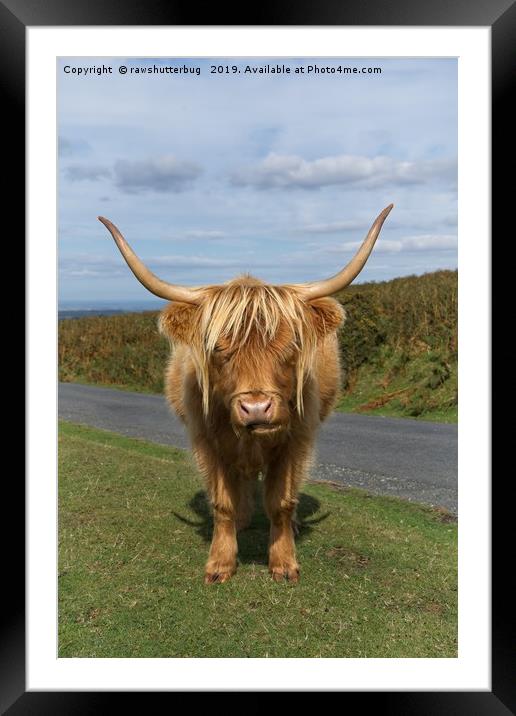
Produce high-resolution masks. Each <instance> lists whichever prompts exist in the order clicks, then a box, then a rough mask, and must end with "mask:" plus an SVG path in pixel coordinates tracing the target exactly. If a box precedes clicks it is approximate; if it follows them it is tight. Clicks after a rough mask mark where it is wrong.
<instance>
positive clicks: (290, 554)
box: [264, 461, 302, 582]
mask: <svg viewBox="0 0 516 716" xmlns="http://www.w3.org/2000/svg"><path fill="white" fill-rule="evenodd" d="M301 478H302V472H301V473H300V472H297V470H296V465H295V464H293V463H289V462H286V463H285V462H283V461H282V462H281V464H278V465H275V466H272V467H270V468H269V470H268V471H267V477H266V479H265V494H264V497H265V509H266V511H267V514H268V516H269V519H270V521H271V527H270V537H269V572H270V573H271V574H272V578H273V579H274V580H275V581H277V582H279V581H282V580H283V579H287V580H289V581H291V582H297V581H298V579H299V564H298V562H297V559H296V546H295V543H294V529H293V522H294V520H295V513H296V506H297V493H298V487H299V484H300V482H301Z"/></svg>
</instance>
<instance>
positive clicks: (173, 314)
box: [158, 301, 199, 343]
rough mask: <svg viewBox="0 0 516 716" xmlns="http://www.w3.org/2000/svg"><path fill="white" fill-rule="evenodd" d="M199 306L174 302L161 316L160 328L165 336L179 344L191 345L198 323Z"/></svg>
mask: <svg viewBox="0 0 516 716" xmlns="http://www.w3.org/2000/svg"><path fill="white" fill-rule="evenodd" d="M198 311H199V306H196V305H194V304H193V303H181V302H179V301H174V302H173V303H169V304H168V306H166V307H165V308H164V309H163V310H162V311H161V314H160V317H159V321H158V326H159V331H160V333H161V334H162V335H163V336H166V337H167V338H169V339H170V340H172V341H177V342H179V343H191V342H192V338H193V334H194V329H195V326H196V324H197V321H198V317H197V315H198Z"/></svg>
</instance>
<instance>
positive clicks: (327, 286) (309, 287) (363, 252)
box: [294, 204, 394, 299]
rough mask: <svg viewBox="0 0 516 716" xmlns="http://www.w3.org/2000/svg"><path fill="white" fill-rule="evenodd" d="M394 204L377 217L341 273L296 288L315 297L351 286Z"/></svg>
mask: <svg viewBox="0 0 516 716" xmlns="http://www.w3.org/2000/svg"><path fill="white" fill-rule="evenodd" d="M393 206H394V204H389V206H387V207H385V209H384V210H383V211H382V213H381V214H380V215H379V216H378V217H377V219H376V221H375V222H374V224H373V225H372V226H371V228H370V229H369V233H368V234H367V236H366V237H365V239H364V242H363V244H362V246H361V247H360V248H359V249H358V251H357V252H356V254H355V255H354V256H353V258H352V259H351V261H350V262H349V263H348V264H347V266H345V267H344V268H343V269H342V271H339V273H336V274H335V276H332V277H331V278H327V279H324V280H323V281H313V282H312V283H298V284H294V288H296V289H297V291H299V293H300V294H301V295H302V296H303V298H306V299H314V298H322V297H323V296H331V295H332V294H333V293H337V291H342V289H343V288H346V286H349V284H350V283H351V282H352V281H353V280H354V279H355V278H356V277H357V276H358V274H359V273H360V271H362V269H363V268H364V266H365V263H366V261H367V259H368V258H369V254H370V253H371V251H372V250H373V246H374V244H375V241H376V239H377V238H378V235H379V233H380V229H381V228H382V226H383V222H384V221H385V219H386V218H387V216H388V215H389V212H390V211H391V209H392V207H393Z"/></svg>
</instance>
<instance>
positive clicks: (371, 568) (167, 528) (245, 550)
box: [59, 423, 457, 657]
mask: <svg viewBox="0 0 516 716" xmlns="http://www.w3.org/2000/svg"><path fill="white" fill-rule="evenodd" d="M314 477H317V476H316V475H314ZM258 507H259V509H258V510H257V513H256V515H255V518H254V520H253V522H252V524H251V526H250V528H249V529H248V530H246V531H244V532H243V533H241V535H240V537H239V545H240V554H239V560H240V564H239V568H238V571H237V573H236V575H235V577H234V578H233V579H232V580H231V581H229V582H228V583H226V584H222V585H211V586H206V585H204V584H203V580H202V577H203V566H204V562H205V559H206V556H207V552H208V546H209V540H210V533H211V521H210V517H209V512H208V508H207V504H206V500H205V498H204V493H203V490H202V483H201V480H200V478H199V477H198V476H197V474H196V473H195V470H194V469H193V468H192V465H191V461H190V457H189V454H188V453H186V452H183V451H180V450H176V449H173V448H168V447H163V446H159V445H154V444H151V443H146V442H143V441H139V440H134V439H129V438H125V437H122V436H118V435H114V434H112V433H107V432H104V431H99V430H95V429H91V428H86V427H80V426H76V425H72V424H69V423H61V425H60V439H59V656H60V657H456V655H457V528H456V524H455V522H454V520H453V518H451V517H450V516H449V515H448V514H447V513H445V512H443V511H440V510H432V509H430V508H423V507H419V506H417V505H412V504H409V503H406V502H403V501H401V500H396V499H392V498H382V497H372V496H369V495H368V494H366V493H364V492H361V491H359V490H349V489H342V488H337V487H335V486H331V485H326V484H314V483H308V484H307V485H306V486H305V487H304V489H303V490H302V495H301V500H300V505H299V518H300V520H301V523H302V524H301V531H300V534H299V536H298V539H297V546H298V556H299V561H300V564H301V581H300V582H299V584H297V585H292V584H289V583H283V584H278V583H275V582H273V581H272V580H271V578H270V576H269V574H268V571H267V557H266V548H267V530H268V527H267V521H266V518H265V516H264V513H263V510H262V509H261V507H260V503H259V501H258Z"/></svg>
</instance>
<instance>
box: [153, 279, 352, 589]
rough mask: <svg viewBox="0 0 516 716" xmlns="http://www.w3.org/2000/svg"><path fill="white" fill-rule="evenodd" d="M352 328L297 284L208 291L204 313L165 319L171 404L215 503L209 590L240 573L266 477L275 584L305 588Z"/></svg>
mask: <svg viewBox="0 0 516 716" xmlns="http://www.w3.org/2000/svg"><path fill="white" fill-rule="evenodd" d="M343 320H344V311H343V309H342V307H341V306H340V304H339V303H338V302H337V301H335V300H334V299H332V298H319V299H315V300H313V301H306V300H303V299H302V298H301V297H300V295H299V294H298V293H297V292H296V290H295V289H294V288H293V287H289V286H269V285H266V284H264V283H262V282H261V281H258V280H256V279H254V278H252V277H250V276H244V277H241V278H238V279H235V280H234V281H231V282H229V283H227V284H225V285H223V286H211V287H209V288H206V289H205V290H204V293H203V298H202V301H201V302H200V304H199V305H194V304H187V303H177V302H174V303H170V304H169V305H168V306H167V307H166V308H165V309H164V310H163V312H162V314H161V316H160V330H161V332H162V333H163V334H164V335H166V336H168V337H169V339H170V342H171V346H172V349H173V350H172V355H171V359H170V362H169V364H168V367H167V373H166V396H167V399H168V401H169V403H170V404H171V406H173V408H174V409H175V411H176V412H177V414H178V415H179V416H180V417H181V419H182V420H183V421H184V422H185V424H186V426H187V429H188V432H189V435H190V439H191V443H192V447H193V452H194V455H195V458H196V461H197V464H198V466H199V469H200V471H201V473H202V474H203V475H204V477H205V479H206V484H207V489H208V495H209V498H210V501H211V504H212V506H213V518H214V531H213V540H212V544H211V548H210V553H209V556H208V562H207V564H206V575H205V581H206V582H207V583H212V582H225V581H226V580H228V579H229V578H230V577H231V576H232V575H233V574H234V573H235V571H236V567H237V531H238V530H239V529H242V528H244V527H245V526H246V525H247V524H248V523H249V521H250V518H251V513H252V509H253V505H252V495H253V492H254V482H255V481H256V479H257V478H258V475H259V474H260V473H262V474H263V476H264V498H265V507H266V510H267V514H268V516H269V518H270V522H271V528H270V543H269V570H270V572H271V573H272V576H273V578H274V579H275V580H281V579H285V578H286V579H288V580H291V581H297V580H298V577H299V566H298V563H297V560H296V553H295V545H294V532H293V522H294V519H295V510H296V504H297V498H298V493H299V487H300V484H301V482H302V480H303V479H304V478H305V476H306V474H307V471H308V467H309V464H310V460H311V456H312V452H313V446H314V439H315V434H316V430H317V427H318V425H319V424H320V422H321V421H322V420H324V418H326V416H327V415H328V414H329V413H330V411H331V409H332V407H333V404H334V401H335V398H336V395H337V393H338V390H339V385H340V366H339V353H338V347H337V337H336V330H337V328H338V327H339V325H340V324H341V323H342V321H343ZM255 415H256V416H258V417H256V418H253V419H251V418H252V416H255ZM250 416H251V417H250Z"/></svg>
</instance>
